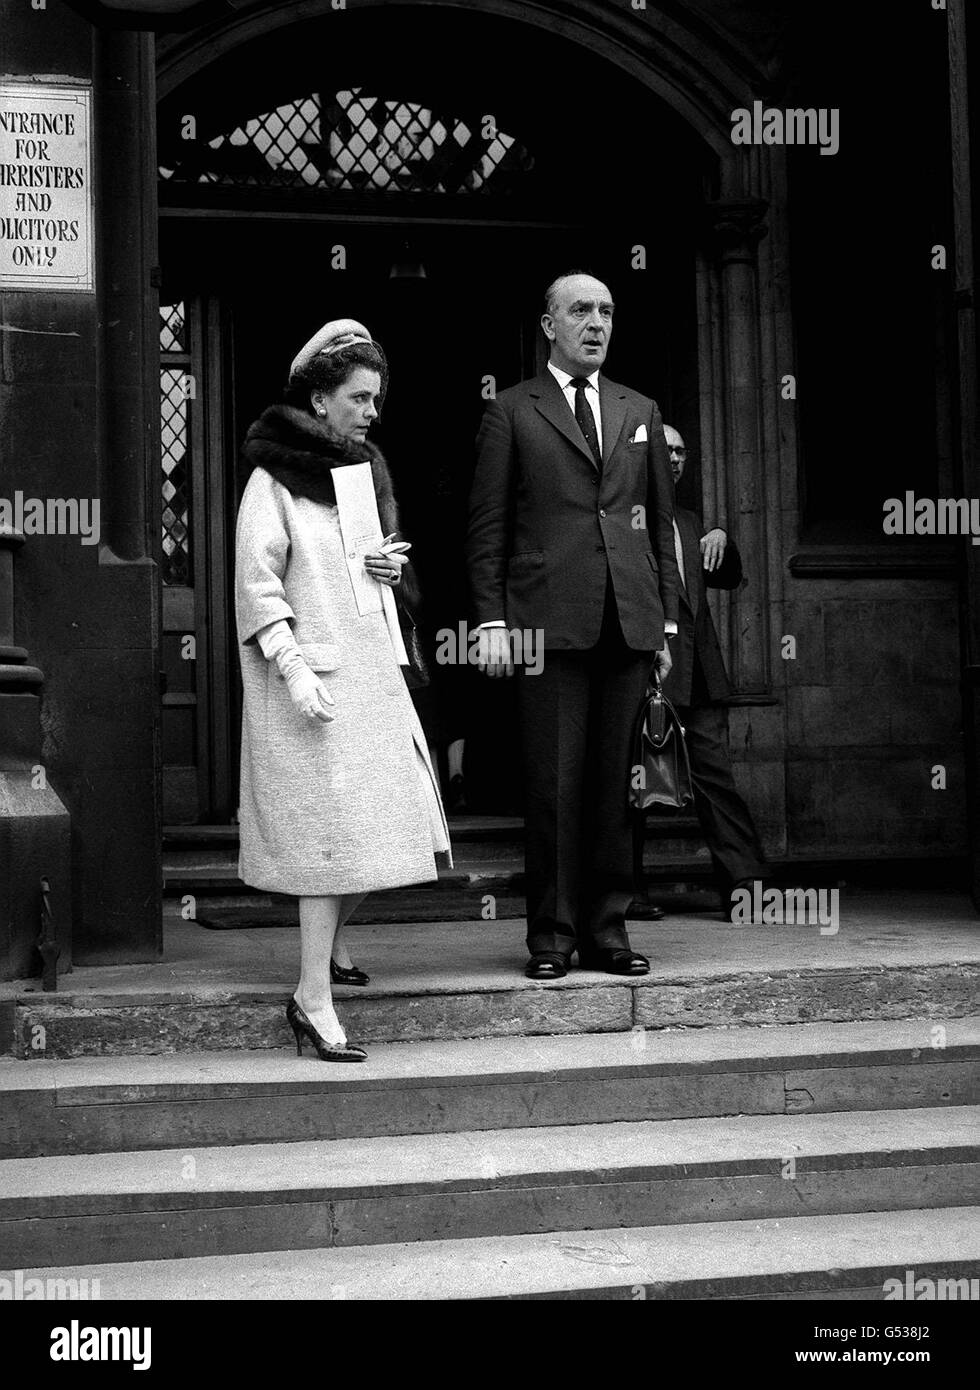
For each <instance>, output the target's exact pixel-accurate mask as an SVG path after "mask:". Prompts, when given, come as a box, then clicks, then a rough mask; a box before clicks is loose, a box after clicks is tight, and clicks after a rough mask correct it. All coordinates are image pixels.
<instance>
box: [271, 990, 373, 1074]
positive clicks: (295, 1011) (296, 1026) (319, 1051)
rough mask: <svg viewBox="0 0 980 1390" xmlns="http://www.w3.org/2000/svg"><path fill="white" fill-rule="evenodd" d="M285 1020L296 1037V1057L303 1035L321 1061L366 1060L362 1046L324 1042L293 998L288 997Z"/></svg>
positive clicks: (298, 1054) (301, 1047) (299, 1054)
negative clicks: (335, 1044) (337, 1045)
mask: <svg viewBox="0 0 980 1390" xmlns="http://www.w3.org/2000/svg"><path fill="white" fill-rule="evenodd" d="M286 1022H287V1023H288V1024H289V1026H290V1028H292V1030H293V1036H294V1037H295V1039H296V1056H297V1057H302V1055H303V1039H304V1037H305V1038H307V1039H308V1040H309V1041H310V1042H311V1043H312V1044H313V1046H314V1048H315V1049H316V1055H317V1056H318V1057H319V1059H320V1061H321V1062H366V1061H367V1053H366V1052H365V1051H364V1048H363V1047H355V1046H354V1045H353V1044H352V1043H342V1044H341V1045H340V1046H339V1047H334V1046H333V1045H332V1044H331V1043H328V1042H325V1041H324V1039H323V1038H321V1037H320V1034H319V1033H318V1032H317V1031H316V1029H315V1028H314V1027H313V1024H312V1023H311V1022H310V1020H309V1019H308V1018H307V1016H306V1014H305V1013H304V1012H303V1010H302V1009H301V1008H300V1006H299V1005H298V1004H297V1002H296V1000H295V999H290V1001H289V1003H288V1004H287V1005H286Z"/></svg>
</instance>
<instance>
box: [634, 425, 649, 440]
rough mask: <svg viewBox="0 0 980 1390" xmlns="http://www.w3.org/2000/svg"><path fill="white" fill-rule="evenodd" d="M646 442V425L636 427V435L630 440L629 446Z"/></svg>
mask: <svg viewBox="0 0 980 1390" xmlns="http://www.w3.org/2000/svg"><path fill="white" fill-rule="evenodd" d="M646 442H647V427H646V425H638V426H637V428H636V434H634V436H633V438H632V439H631V440H630V443H631V444H645V443H646Z"/></svg>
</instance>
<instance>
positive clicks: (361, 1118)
mask: <svg viewBox="0 0 980 1390" xmlns="http://www.w3.org/2000/svg"><path fill="white" fill-rule="evenodd" d="M942 1040H943V1043H944V1046H943V1047H941V1048H937V1047H935V1046H933V1043H934V1042H935V1041H936V1035H935V1033H934V1025H933V1024H931V1023H929V1022H928V1021H926V1020H921V1021H906V1022H900V1023H872V1024H811V1025H805V1024H804V1025H799V1026H795V1027H775V1028H761V1029H696V1030H680V1031H677V1032H667V1033H664V1032H646V1031H636V1032H628V1033H619V1034H611V1035H610V1034H586V1035H580V1036H574V1035H573V1036H564V1037H546V1038H491V1039H482V1040H470V1041H459V1040H454V1041H452V1042H448V1043H447V1042H422V1043H412V1044H404V1043H391V1044H382V1045H380V1046H377V1047H374V1048H372V1049H371V1051H370V1054H369V1057H368V1060H367V1062H365V1063H363V1064H361V1065H358V1066H355V1067H343V1066H330V1065H325V1064H323V1063H321V1062H319V1061H317V1060H314V1059H313V1058H312V1055H311V1054H310V1053H309V1052H307V1053H306V1056H305V1057H304V1059H302V1060H300V1059H297V1058H296V1057H294V1056H292V1055H291V1053H290V1051H288V1050H283V1052H282V1053H278V1054H275V1055H271V1056H269V1055H263V1054H262V1053H259V1052H252V1053H220V1052H219V1053H200V1054H177V1055H176V1056H170V1057H126V1058H78V1059H74V1060H69V1061H64V1062H56V1061H35V1062H17V1061H0V1100H2V1104H0V1157H4V1158H14V1157H27V1156H31V1155H38V1156H41V1155H51V1154H68V1153H94V1152H100V1151H106V1150H115V1151H133V1150H139V1149H161V1148H183V1149H186V1148H188V1147H190V1148H198V1147H206V1146H213V1145H232V1144H261V1143H270V1142H273V1141H275V1140H283V1141H307V1140H322V1139H354V1138H368V1137H373V1136H381V1135H399V1134H401V1135H407V1134H435V1133H449V1132H453V1131H457V1132H458V1131H477V1130H497V1129H508V1128H528V1127H533V1126H568V1125H573V1124H598V1123H614V1122H621V1121H630V1120H632V1121H636V1120H664V1119H682V1118H699V1117H709V1116H723V1115H739V1114H741V1115H784V1114H805V1113H809V1114H817V1113H827V1112H835V1111H845V1110H863V1111H870V1110H900V1109H921V1108H926V1107H939V1106H963V1105H968V1104H974V1103H976V1102H978V1101H980V1065H978V1062H980V1019H977V1018H972V1019H963V1020H951V1021H950V1023H949V1024H948V1025H947V1026H946V1028H945V1030H944V1034H943V1036H942Z"/></svg>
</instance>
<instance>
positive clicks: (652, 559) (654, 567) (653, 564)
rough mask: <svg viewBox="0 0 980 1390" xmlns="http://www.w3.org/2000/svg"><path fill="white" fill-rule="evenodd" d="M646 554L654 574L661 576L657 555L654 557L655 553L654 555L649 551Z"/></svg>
mask: <svg viewBox="0 0 980 1390" xmlns="http://www.w3.org/2000/svg"><path fill="white" fill-rule="evenodd" d="M646 554H647V559H648V560H649V561H650V568H651V569H652V570H653V572H654V574H659V573H660V565H659V563H658V562H657V557H656V555H654V553H653V551H652V550H648V551H647V553H646Z"/></svg>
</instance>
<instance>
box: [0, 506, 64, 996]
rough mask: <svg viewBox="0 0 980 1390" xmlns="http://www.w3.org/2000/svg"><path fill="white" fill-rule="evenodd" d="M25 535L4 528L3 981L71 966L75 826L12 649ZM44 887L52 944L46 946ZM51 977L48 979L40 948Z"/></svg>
mask: <svg viewBox="0 0 980 1390" xmlns="http://www.w3.org/2000/svg"><path fill="white" fill-rule="evenodd" d="M23 540H24V537H23V536H22V535H21V533H20V532H19V531H14V530H11V529H10V528H8V527H3V526H0V979H2V980H18V979H25V978H30V977H32V976H36V975H41V974H42V973H47V975H48V983H47V984H46V987H50V988H54V983H53V980H54V975H55V971H56V970H57V971H61V970H67V969H69V968H70V966H71V927H72V922H71V822H70V819H69V816H68V812H67V811H66V810H65V808H64V806H63V805H62V803H61V801H60V800H59V799H58V797H57V796H56V795H55V793H54V791H53V790H52V789H51V787H50V786H49V785H48V782H47V775H46V772H45V769H44V766H43V764H42V762H41V717H40V715H41V700H40V695H41V687H42V683H43V680H44V677H43V675H42V673H41V672H40V671H39V670H38V668H37V667H36V666H32V665H30V664H29V662H28V656H27V652H26V651H25V649H24V648H23V647H18V646H16V645H15V642H14V551H15V549H17V548H18V547H19V546H20V545H22V544H23ZM42 880H45V881H46V884H47V887H48V890H49V893H48V897H49V903H50V907H51V911H52V914H53V919H54V920H53V927H54V931H53V934H52V935H53V937H54V940H51V941H47V942H44V943H42V939H41V938H42V931H41V924H42V914H43V911H44V900H43V894H42ZM42 944H44V947H45V956H46V958H47V959H48V961H49V962H50V966H51V969H50V970H49V971H48V972H44V960H43V959H42V954H41V950H40V947H41V945H42Z"/></svg>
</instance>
